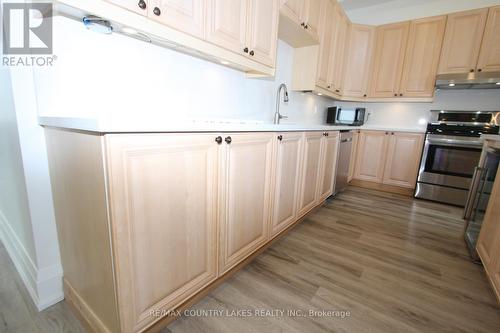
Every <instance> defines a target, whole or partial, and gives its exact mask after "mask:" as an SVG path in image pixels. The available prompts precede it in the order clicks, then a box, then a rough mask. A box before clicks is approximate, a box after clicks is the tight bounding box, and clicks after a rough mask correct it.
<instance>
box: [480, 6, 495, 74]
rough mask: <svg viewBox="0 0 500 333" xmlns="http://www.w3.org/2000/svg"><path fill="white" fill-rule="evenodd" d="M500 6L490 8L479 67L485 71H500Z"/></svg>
mask: <svg viewBox="0 0 500 333" xmlns="http://www.w3.org/2000/svg"><path fill="white" fill-rule="evenodd" d="M499 36H500V6H497V7H492V8H490V9H489V13H488V20H487V22H486V29H485V30H484V37H483V43H482V45H481V52H480V53H479V61H478V64H477V69H478V70H481V71H483V72H497V71H500V42H499Z"/></svg>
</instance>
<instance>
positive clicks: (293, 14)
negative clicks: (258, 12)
mask: <svg viewBox="0 0 500 333" xmlns="http://www.w3.org/2000/svg"><path fill="white" fill-rule="evenodd" d="M304 1H305V0H280V2H281V3H282V5H281V9H280V11H281V12H282V13H283V14H285V15H286V16H288V17H289V18H290V19H292V21H294V22H296V23H297V24H300V23H302V22H303V21H302V20H303V12H304Z"/></svg>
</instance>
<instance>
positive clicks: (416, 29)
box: [400, 16, 446, 97]
mask: <svg viewBox="0 0 500 333" xmlns="http://www.w3.org/2000/svg"><path fill="white" fill-rule="evenodd" d="M445 25H446V16H437V17H431V18H425V19H421V20H415V21H412V22H411V24H410V33H409V37H408V45H407V47H406V56H405V62H404V67H403V77H402V79H401V88H400V93H402V94H403V96H405V97H432V96H434V86H435V84H436V74H437V69H438V65H439V55H440V54H441V47H442V44H443V35H444V29H445Z"/></svg>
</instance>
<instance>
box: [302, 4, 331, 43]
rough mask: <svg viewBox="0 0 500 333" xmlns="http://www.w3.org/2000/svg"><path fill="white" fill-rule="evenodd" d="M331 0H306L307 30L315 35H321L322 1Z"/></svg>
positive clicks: (316, 36)
mask: <svg viewBox="0 0 500 333" xmlns="http://www.w3.org/2000/svg"><path fill="white" fill-rule="evenodd" d="M325 1H328V2H329V1H330V0H305V2H304V23H305V28H306V30H307V31H308V32H309V33H310V34H311V35H312V36H313V37H314V38H316V39H317V38H318V36H319V32H318V31H319V26H320V19H321V9H322V3H323V2H325Z"/></svg>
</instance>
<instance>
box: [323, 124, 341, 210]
mask: <svg viewBox="0 0 500 333" xmlns="http://www.w3.org/2000/svg"><path fill="white" fill-rule="evenodd" d="M338 133H339V132H332V131H331V132H326V134H327V135H326V136H324V137H323V139H322V141H323V142H322V149H321V150H322V153H321V176H320V182H319V183H320V185H319V201H323V200H325V199H326V198H328V197H329V196H330V195H332V193H333V185H334V181H335V172H336V170H337V152H338V146H339V141H338Z"/></svg>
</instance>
